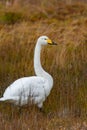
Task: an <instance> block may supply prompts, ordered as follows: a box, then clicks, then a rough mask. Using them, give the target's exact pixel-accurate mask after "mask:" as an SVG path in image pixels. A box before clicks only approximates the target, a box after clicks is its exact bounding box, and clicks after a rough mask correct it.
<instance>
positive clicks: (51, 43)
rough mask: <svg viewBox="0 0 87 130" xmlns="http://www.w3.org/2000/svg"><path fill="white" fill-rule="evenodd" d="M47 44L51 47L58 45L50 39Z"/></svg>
mask: <svg viewBox="0 0 87 130" xmlns="http://www.w3.org/2000/svg"><path fill="white" fill-rule="evenodd" d="M47 43H48V44H49V45H57V43H55V42H53V41H52V40H50V39H48V40H47Z"/></svg>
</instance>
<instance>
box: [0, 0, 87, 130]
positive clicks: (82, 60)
mask: <svg viewBox="0 0 87 130" xmlns="http://www.w3.org/2000/svg"><path fill="white" fill-rule="evenodd" d="M41 35H47V36H49V38H51V39H52V40H54V41H56V42H57V43H58V46H57V47H55V46H54V47H52V46H51V47H50V46H47V47H44V48H43V51H42V54H41V61H42V65H43V67H44V68H45V70H46V71H47V72H49V73H50V74H51V75H52V76H53V79H54V87H53V89H52V91H51V94H50V95H49V97H48V98H47V100H46V101H45V102H44V107H43V110H44V113H41V112H40V111H39V110H38V108H37V107H36V106H31V107H30V106H25V107H23V108H22V110H21V113H19V108H18V107H16V106H13V105H12V104H9V103H0V130H85V129H87V119H86V118H87V5H86V4H84V3H73V4H70V5H69V4H68V5H67V4H63V3H61V2H58V1H56V0H50V3H49V2H47V1H45V0H43V1H42V2H40V1H39V0H37V3H35V1H34V0H33V1H32V2H31V3H30V4H27V5H26V4H25V5H24V6H23V3H21V4H18V5H15V6H12V7H5V6H4V5H2V4H0V96H2V94H3V92H4V90H5V88H6V87H7V86H8V85H9V84H11V83H12V82H13V81H15V80H16V79H18V78H20V77H24V76H32V75H35V74H34V68H33V54H34V47H35V44H36V40H37V38H38V37H39V36H41Z"/></svg>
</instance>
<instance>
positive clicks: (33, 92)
mask: <svg viewBox="0 0 87 130" xmlns="http://www.w3.org/2000/svg"><path fill="white" fill-rule="evenodd" d="M49 93H50V90H49V84H48V81H47V80H46V79H44V78H43V77H38V76H32V77H24V78H20V79H18V80H16V81H15V82H13V83H12V84H11V85H10V86H9V87H8V88H7V89H6V90H5V92H4V95H3V97H4V99H5V100H6V99H7V100H11V101H12V100H13V102H14V103H15V104H17V105H18V103H19V100H20V99H21V105H24V104H27V102H28V101H25V100H28V98H30V99H31V98H32V99H33V100H34V101H35V103H36V104H37V103H38V102H42V100H43V101H44V100H45V98H46V97H47V96H48V95H49ZM30 99H29V100H30ZM22 100H23V101H22ZM37 100H38V101H37ZM17 101H18V102H17Z"/></svg>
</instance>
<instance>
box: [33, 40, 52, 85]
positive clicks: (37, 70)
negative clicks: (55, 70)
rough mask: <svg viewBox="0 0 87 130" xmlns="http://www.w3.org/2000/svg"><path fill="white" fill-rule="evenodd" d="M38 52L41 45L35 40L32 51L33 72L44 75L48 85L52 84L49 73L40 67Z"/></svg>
mask: <svg viewBox="0 0 87 130" xmlns="http://www.w3.org/2000/svg"><path fill="white" fill-rule="evenodd" d="M40 52H41V45H40V44H39V43H38V42H37V44H36V47H35V52H34V70H35V74H36V75H37V76H40V77H44V78H45V79H47V80H48V82H49V84H50V86H51V87H52V86H53V78H52V76H51V75H50V74H48V73H47V72H46V71H44V69H43V68H42V65H41V62H40Z"/></svg>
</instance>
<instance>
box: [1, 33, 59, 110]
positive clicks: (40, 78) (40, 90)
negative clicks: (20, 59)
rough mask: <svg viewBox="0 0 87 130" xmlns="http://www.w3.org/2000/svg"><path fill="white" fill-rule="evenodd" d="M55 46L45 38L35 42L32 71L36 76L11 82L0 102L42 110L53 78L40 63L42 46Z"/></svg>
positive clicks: (42, 37)
mask: <svg viewBox="0 0 87 130" xmlns="http://www.w3.org/2000/svg"><path fill="white" fill-rule="evenodd" d="M47 44H50V45H56V43H54V42H52V41H51V40H50V39H49V38H48V37H47V36H41V37H39V38H38V40H37V44H36V47H35V52H34V69H35V73H36V76H32V77H23V78H20V79H18V80H16V81H15V82H13V83H12V84H11V85H10V86H9V87H8V88H7V89H6V90H5V92H4V94H3V97H2V98H0V101H9V102H12V103H14V104H16V105H20V106H22V105H25V104H27V103H29V102H31V103H33V104H36V105H37V106H38V107H39V108H42V106H43V102H44V101H45V99H46V97H47V96H48V95H49V94H50V91H51V89H52V87H53V78H52V76H51V75H49V74H48V73H47V72H45V71H44V70H43V68H42V66H41V63H40V52H41V47H42V45H47Z"/></svg>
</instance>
